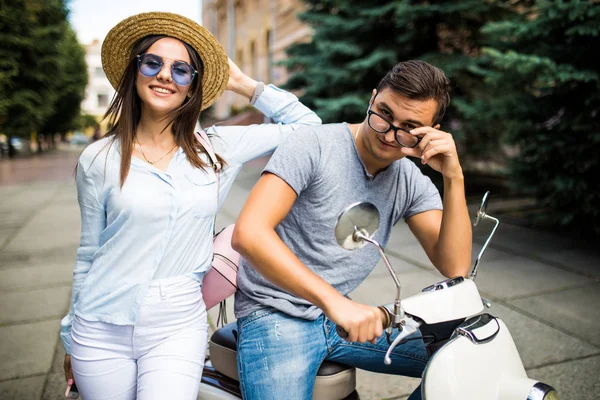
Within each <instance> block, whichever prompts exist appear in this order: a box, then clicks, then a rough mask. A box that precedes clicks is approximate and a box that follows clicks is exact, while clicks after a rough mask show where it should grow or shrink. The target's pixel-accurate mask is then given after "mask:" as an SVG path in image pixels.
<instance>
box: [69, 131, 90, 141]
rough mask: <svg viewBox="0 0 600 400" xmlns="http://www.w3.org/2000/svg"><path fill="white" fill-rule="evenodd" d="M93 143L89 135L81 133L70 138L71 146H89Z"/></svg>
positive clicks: (76, 133)
mask: <svg viewBox="0 0 600 400" xmlns="http://www.w3.org/2000/svg"><path fill="white" fill-rule="evenodd" d="M90 142H91V139H90V137H89V136H88V135H86V134H85V133H81V132H75V133H74V134H73V135H72V136H71V137H70V138H69V144H88V143H90Z"/></svg>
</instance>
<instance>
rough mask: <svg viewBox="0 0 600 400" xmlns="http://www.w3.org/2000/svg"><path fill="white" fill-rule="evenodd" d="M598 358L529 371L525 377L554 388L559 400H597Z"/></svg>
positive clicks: (599, 381) (599, 386) (599, 367)
mask: <svg viewBox="0 0 600 400" xmlns="http://www.w3.org/2000/svg"><path fill="white" fill-rule="evenodd" d="M599 371H600V356H596V357H590V358H585V359H582V360H574V361H568V362H564V363H560V364H556V365H549V366H547V367H542V368H537V369H531V370H528V371H527V375H529V377H531V378H532V379H538V380H540V381H542V382H544V383H546V384H548V385H551V386H552V387H554V388H555V389H556V391H557V393H558V395H559V397H560V399H561V400H597V399H598V395H599V393H600V378H598V372H599Z"/></svg>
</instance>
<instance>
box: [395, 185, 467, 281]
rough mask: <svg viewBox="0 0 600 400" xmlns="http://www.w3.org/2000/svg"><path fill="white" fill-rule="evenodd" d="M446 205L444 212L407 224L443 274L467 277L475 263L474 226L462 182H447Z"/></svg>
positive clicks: (414, 218)
mask: <svg viewBox="0 0 600 400" xmlns="http://www.w3.org/2000/svg"><path fill="white" fill-rule="evenodd" d="M443 204H444V211H443V212H442V211H440V210H431V211H426V212H423V213H420V214H416V215H414V216H412V217H410V218H408V219H407V221H406V222H407V223H408V227H409V228H410V230H411V231H412V233H413V234H414V235H415V237H416V238H417V239H418V240H419V243H420V244H421V246H423V249H424V250H425V253H427V256H428V257H429V259H430V260H431V261H432V263H433V265H434V266H435V267H436V268H437V269H438V270H439V271H440V273H441V274H442V275H444V276H446V277H448V278H453V277H456V276H466V275H467V273H468V272H469V268H470V262H471V223H470V220H469V214H468V211H467V204H466V200H465V195H464V183H463V180H462V179H460V180H458V181H451V180H449V181H448V182H446V179H444V199H443Z"/></svg>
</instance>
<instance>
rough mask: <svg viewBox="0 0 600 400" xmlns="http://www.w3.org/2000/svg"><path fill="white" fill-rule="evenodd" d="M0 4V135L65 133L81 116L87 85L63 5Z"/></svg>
mask: <svg viewBox="0 0 600 400" xmlns="http://www.w3.org/2000/svg"><path fill="white" fill-rule="evenodd" d="M0 1H1V2H2V3H1V6H0V17H1V18H0V67H1V69H0V90H2V93H3V97H2V100H0V132H3V133H5V134H7V135H8V136H21V137H28V136H29V135H30V134H31V133H32V132H42V133H44V131H45V132H47V133H54V132H64V131H65V130H66V129H67V128H68V127H69V126H73V121H74V119H75V118H76V117H77V115H78V114H79V103H80V102H81V98H82V96H83V91H84V90H85V81H86V80H87V76H86V75H87V68H86V67H85V58H84V57H83V51H82V49H81V47H80V46H79V45H78V44H77V43H76V42H77V41H76V38H75V35H74V33H73V31H72V29H71V28H70V26H69V25H68V21H67V15H68V10H67V7H66V5H65V2H64V1H63V0H45V1H23V0H0ZM69 109H71V110H69Z"/></svg>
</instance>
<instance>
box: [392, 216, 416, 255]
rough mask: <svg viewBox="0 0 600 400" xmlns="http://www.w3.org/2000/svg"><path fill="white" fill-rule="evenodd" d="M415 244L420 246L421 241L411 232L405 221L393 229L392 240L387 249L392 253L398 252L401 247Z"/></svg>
mask: <svg viewBox="0 0 600 400" xmlns="http://www.w3.org/2000/svg"><path fill="white" fill-rule="evenodd" d="M414 244H419V241H418V240H417V238H416V237H415V235H413V233H412V232H411V231H410V228H409V227H408V224H407V223H406V222H404V220H401V221H399V222H398V223H397V224H396V225H394V227H393V228H392V233H391V234H390V239H389V240H388V243H387V246H385V247H386V249H390V250H391V251H396V250H397V248H398V247H400V246H403V245H414Z"/></svg>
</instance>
